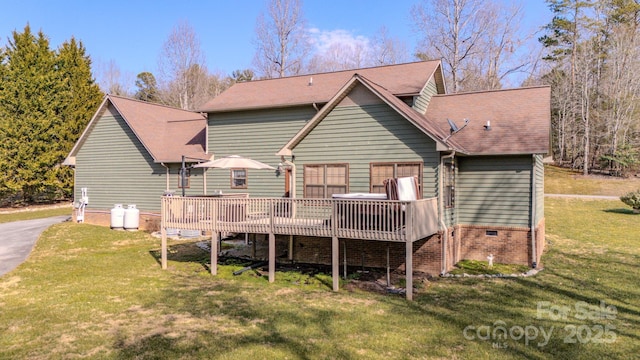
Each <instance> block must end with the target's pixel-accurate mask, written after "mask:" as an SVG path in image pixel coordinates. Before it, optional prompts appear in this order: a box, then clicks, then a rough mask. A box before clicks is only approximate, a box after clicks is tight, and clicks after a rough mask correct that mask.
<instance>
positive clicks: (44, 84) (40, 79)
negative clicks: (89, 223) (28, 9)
mask: <svg viewBox="0 0 640 360" xmlns="http://www.w3.org/2000/svg"><path fill="white" fill-rule="evenodd" d="M0 69H1V70H0V74H1V77H0V196H2V197H6V196H15V195H18V196H19V197H21V198H22V199H23V200H24V201H25V202H34V201H36V200H38V199H39V198H41V197H46V198H48V199H52V198H60V197H64V196H68V195H69V194H70V191H71V186H72V179H73V176H72V172H71V170H70V169H68V168H65V167H62V166H61V163H62V161H63V160H64V158H65V157H66V155H67V154H68V153H69V151H70V150H71V147H72V146H73V144H74V142H75V141H76V140H77V139H78V137H79V135H80V133H81V131H82V130H83V129H84V127H85V126H86V124H87V122H88V121H89V119H90V117H91V114H92V113H93V111H95V108H96V107H97V105H98V102H99V101H100V97H101V94H100V91H99V89H98V87H97V86H96V85H95V82H94V81H93V79H92V78H91V71H90V61H89V58H88V57H87V56H86V55H85V50H84V47H83V46H82V44H80V43H78V42H76V41H75V40H74V39H72V40H71V41H70V42H67V43H65V44H63V45H62V47H61V48H60V51H59V53H56V52H55V51H52V50H51V49H50V46H49V40H48V39H47V38H46V37H45V35H44V34H43V33H42V32H41V31H40V32H38V34H34V33H32V31H31V28H30V27H29V25H27V26H26V27H25V29H24V32H23V33H18V32H16V31H14V32H13V34H12V37H11V38H10V39H9V42H8V45H7V47H6V48H5V49H4V50H3V51H2V57H1V59H0Z"/></svg>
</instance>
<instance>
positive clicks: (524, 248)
mask: <svg viewBox="0 0 640 360" xmlns="http://www.w3.org/2000/svg"><path fill="white" fill-rule="evenodd" d="M202 114H206V115H202ZM549 137H550V88H549V87H530V88H518V89H506V90H497V91H481V92H471V93H462V94H446V93H445V86H444V80H443V74H442V68H441V64H440V62H439V61H423V62H414V63H408V64H400V65H388V66H381V67H374V68H366V69H358V70H350V71H339V72H332V73H322V74H313V75H304V76H294V77H287V78H280V79H270V80H257V81H250V82H242V83H237V84H235V85H234V86H232V87H231V88H230V89H228V90H227V91H225V92H224V93H222V94H221V95H219V96H218V97H216V98H214V99H212V100H211V101H209V102H208V103H206V104H205V105H204V106H203V107H202V109H200V112H188V111H183V110H176V109H171V108H167V107H163V106H160V105H154V104H149V103H142V102H138V101H135V100H131V99H125V98H121V97H116V96H112V95H108V96H107V97H106V98H105V100H104V101H103V103H102V105H101V106H100V108H99V109H98V111H97V112H96V114H95V116H94V117H93V119H92V120H91V122H90V124H89V125H88V127H87V130H86V131H85V132H84V133H83V135H82V136H81V138H80V140H79V141H78V142H77V144H76V146H75V147H74V149H73V150H72V151H71V153H70V155H69V157H68V159H67V163H69V164H74V165H75V177H76V182H75V184H76V185H75V186H76V189H75V196H76V197H79V196H80V189H81V188H87V191H88V197H89V202H88V205H87V208H86V215H85V221H91V222H102V223H105V222H106V221H107V220H108V213H109V209H110V208H111V206H113V204H115V203H124V204H128V203H135V204H137V205H138V207H139V208H140V209H141V212H142V214H143V221H142V222H143V223H144V224H147V225H148V226H158V224H157V219H158V216H159V212H160V203H161V202H160V198H161V195H162V194H163V193H164V192H165V191H177V190H181V189H179V186H181V182H180V167H181V161H182V155H186V156H187V158H186V159H187V160H188V161H189V162H190V163H194V162H196V161H197V159H209V158H212V157H215V158H219V157H221V156H227V155H232V154H238V155H243V156H246V157H249V158H252V159H255V160H259V161H262V162H265V163H267V164H270V165H272V166H273V167H277V170H276V171H264V170H250V169H230V170H222V169H208V170H203V169H195V168H194V169H190V173H189V174H188V176H189V182H188V188H186V189H185V192H186V195H197V194H203V193H205V192H207V190H208V192H209V193H210V192H213V191H216V192H222V193H223V194H225V193H233V192H239V193H247V194H249V197H250V198H282V199H288V200H287V201H291V200H290V199H293V200H296V199H300V200H302V199H318V198H323V199H330V198H331V197H332V195H333V194H349V193H385V187H384V183H383V182H384V180H385V179H389V178H401V177H416V178H417V183H418V191H419V192H420V195H421V196H420V197H422V198H425V199H432V200H433V204H437V205H435V206H434V210H433V214H431V215H430V216H432V217H433V218H435V219H437V221H438V225H437V227H438V231H437V232H436V233H431V234H429V235H428V236H425V237H423V238H419V239H417V238H416V239H412V240H411V243H410V244H409V243H407V244H409V245H407V246H404V245H403V244H400V243H399V242H397V241H371V240H368V238H367V239H357V238H350V239H342V240H341V241H342V245H341V246H340V249H342V250H340V251H339V252H338V254H339V256H340V259H341V260H340V261H342V262H344V261H345V260H342V259H346V263H347V264H348V265H350V266H360V265H362V266H369V267H384V266H386V264H390V266H391V268H393V269H400V270H402V269H405V268H407V269H408V268H409V265H412V266H411V267H412V268H413V271H419V272H424V273H429V274H439V273H442V272H446V271H448V270H450V269H451V267H452V266H453V265H454V264H455V263H456V262H458V261H460V260H462V259H477V260H486V259H487V256H489V255H493V256H494V261H495V262H504V263H517V264H525V265H529V266H532V267H537V266H539V265H540V256H541V254H542V251H543V249H544V210H543V205H544V197H543V195H544V194H543V177H544V168H543V165H542V158H543V156H544V155H545V154H547V153H548V151H549ZM296 201H297V200H296ZM403 209H404V205H403ZM412 214H413V215H412V216H414V217H415V213H412ZM100 219H102V220H100ZM154 219H155V220H154ZM412 219H414V220H415V221H414V220H412V221H413V223H412V224H413V225H415V224H418V223H419V222H420V221H421V219H420V218H412ZM254 225H255V224H254ZM256 226H257V225H256ZM250 229H257V228H250ZM271 229H273V228H271ZM327 229H328V228H327ZM245 230H246V229H245ZM325 230H326V229H325ZM271 231H273V230H271ZM287 234H288V235H285V234H284V233H275V234H271V235H274V236H273V239H272V238H271V237H270V238H269V241H270V244H272V242H273V244H275V245H274V246H275V248H278V249H286V250H287V252H288V256H289V258H290V259H291V260H293V261H299V262H316V263H325V264H332V263H333V264H334V265H335V263H336V256H337V254H336V250H335V248H336V246H337V245H336V242H337V240H336V241H332V242H330V241H327V238H326V237H322V236H309V235H305V234H304V233H295V232H290V233H287ZM423 234H426V233H423ZM381 236H382V235H381ZM385 236H386V235H385ZM335 237H337V236H335ZM405 250H407V251H406V253H405ZM270 256H271V255H270Z"/></svg>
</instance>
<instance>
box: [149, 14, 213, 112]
mask: <svg viewBox="0 0 640 360" xmlns="http://www.w3.org/2000/svg"><path fill="white" fill-rule="evenodd" d="M158 69H159V74H160V78H159V82H160V88H161V90H162V95H161V97H162V100H163V102H164V103H166V104H168V105H172V106H178V107H180V108H182V109H186V110H194V109H196V108H197V106H198V105H200V104H202V103H203V98H204V97H207V95H206V89H207V81H208V72H207V67H206V65H205V56H204V54H203V53H202V51H201V50H200V40H199V39H198V36H197V35H196V33H195V31H194V30H193V28H192V27H191V26H190V25H189V23H187V22H180V23H179V24H178V25H177V26H176V27H174V28H173V30H172V31H171V34H169V37H168V38H167V40H166V41H165V43H164V45H163V48H162V53H161V54H160V58H159V61H158ZM204 101H206V100H204Z"/></svg>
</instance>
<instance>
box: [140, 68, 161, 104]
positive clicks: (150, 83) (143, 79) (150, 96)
mask: <svg viewBox="0 0 640 360" xmlns="http://www.w3.org/2000/svg"><path fill="white" fill-rule="evenodd" d="M136 86H137V87H138V91H136V94H135V96H134V97H135V98H136V99H138V100H142V101H147V102H153V103H157V102H160V97H159V94H158V83H157V82H156V77H155V76H153V74H152V73H150V72H148V71H145V72H141V73H140V74H138V76H137V77H136Z"/></svg>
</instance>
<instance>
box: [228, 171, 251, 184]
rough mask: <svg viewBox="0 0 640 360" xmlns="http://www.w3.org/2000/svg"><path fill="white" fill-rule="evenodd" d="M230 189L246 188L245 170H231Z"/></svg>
mask: <svg viewBox="0 0 640 360" xmlns="http://www.w3.org/2000/svg"><path fill="white" fill-rule="evenodd" d="M231 188H232V189H246V188H247V169H231Z"/></svg>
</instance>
